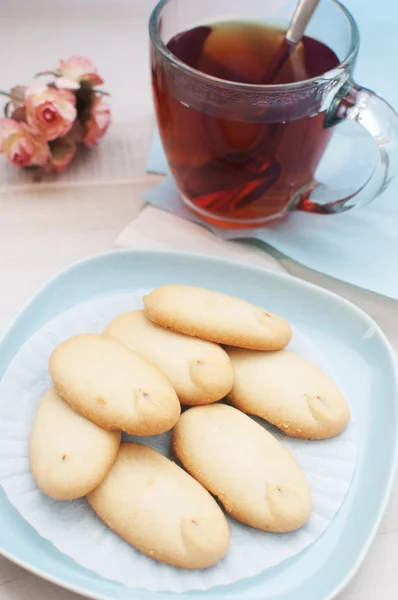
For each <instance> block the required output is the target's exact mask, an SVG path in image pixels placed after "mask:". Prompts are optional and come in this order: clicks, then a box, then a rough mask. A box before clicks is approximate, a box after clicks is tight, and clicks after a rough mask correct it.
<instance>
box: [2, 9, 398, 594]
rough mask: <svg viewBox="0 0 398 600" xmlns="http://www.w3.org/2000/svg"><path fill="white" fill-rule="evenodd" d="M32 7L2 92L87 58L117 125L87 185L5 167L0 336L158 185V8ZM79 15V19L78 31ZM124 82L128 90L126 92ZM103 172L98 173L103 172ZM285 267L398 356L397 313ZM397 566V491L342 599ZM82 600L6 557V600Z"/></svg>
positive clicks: (106, 242) (11, 29)
mask: <svg viewBox="0 0 398 600" xmlns="http://www.w3.org/2000/svg"><path fill="white" fill-rule="evenodd" d="M33 4H34V10H33V9H32V8H30V4H29V3H28V1H27V0H25V2H24V1H23V0H14V2H13V3H9V5H10V6H9V8H7V11H6V13H7V14H4V13H3V15H2V16H0V28H1V31H2V34H3V32H4V31H6V35H8V37H9V43H10V44H11V41H12V40H14V41H15V39H16V40H17V41H18V43H19V45H20V46H21V48H20V53H22V54H23V55H24V61H22V62H21V60H20V59H19V61H18V58H17V57H16V56H15V54H13V53H10V54H9V56H8V57H7V59H8V67H7V71H6V73H5V79H6V81H5V82H2V86H1V87H7V85H12V84H15V83H21V82H23V81H24V80H22V81H21V77H25V72H26V73H28V72H29V73H31V72H34V71H35V70H37V69H43V68H46V67H49V66H51V65H52V64H53V62H54V56H56V57H58V56H67V55H68V54H72V53H81V54H87V55H88V56H91V57H92V58H93V59H96V58H97V57H98V60H96V62H97V63H98V64H99V66H101V68H102V70H103V72H104V77H105V80H106V81H107V83H109V89H110V90H118V93H114V98H113V105H114V114H115V115H116V117H115V124H114V128H113V130H112V132H111V131H110V132H109V137H108V139H107V140H104V146H103V148H98V151H95V152H97V154H95V153H93V155H92V158H90V160H91V164H90V165H89V167H91V171H90V173H91V179H89V180H87V179H86V178H85V173H86V172H87V171H84V170H82V169H80V170H79V169H78V168H77V169H76V170H75V171H74V173H73V172H71V173H70V174H69V175H68V176H67V177H65V178H61V179H60V180H59V182H58V183H57V184H52V183H49V184H44V185H40V186H35V187H32V186H28V187H27V188H24V187H21V186H19V185H18V184H19V182H20V180H19V179H18V175H17V174H16V172H14V171H13V170H12V168H10V169H5V165H3V166H0V177H1V179H0V186H2V185H3V189H2V191H0V281H1V282H2V286H1V289H2V293H1V294H0V332H1V331H2V330H3V329H4V328H5V327H6V326H7V324H8V323H9V322H10V320H11V319H12V318H13V316H14V315H15V314H16V312H17V311H18V310H19V309H20V308H21V307H22V306H23V304H24V303H25V302H26V301H27V300H28V299H29V297H30V296H31V295H32V293H34V292H35V291H36V290H37V288H38V287H39V286H40V285H41V284H43V283H44V282H45V281H46V280H47V279H48V278H49V277H51V276H52V275H54V274H55V273H56V272H57V271H59V269H61V268H63V267H64V266H66V265H68V264H70V263H71V262H73V261H75V260H77V259H79V258H83V257H85V256H88V255H90V254H93V253H96V252H99V251H102V250H106V249H109V248H111V247H112V245H113V242H114V240H115V238H116V237H117V235H118V234H119V232H120V231H121V230H122V229H123V227H125V226H126V225H127V224H128V223H129V222H130V221H131V220H132V219H133V218H134V216H135V215H136V214H137V213H138V212H139V210H140V209H141V207H142V205H143V203H142V200H141V195H142V193H143V192H144V191H145V190H146V189H148V188H149V187H151V186H152V185H154V184H155V183H156V177H155V176H150V175H146V174H145V157H146V155H147V151H148V144H149V139H150V135H151V127H152V122H153V117H152V106H151V98H150V89H149V76H148V69H147V41H146V23H147V18H148V14H149V12H150V10H151V7H152V5H153V4H154V2H153V0H131V1H130V2H126V1H125V0H117V1H116V2H115V3H114V4H113V3H112V7H113V8H112V11H111V12H110V11H109V3H107V2H105V0H98V1H97V2H94V1H93V0H81V2H78V1H77V0H69V2H66V0H65V2H64V1H63V0H60V2H57V3H49V2H46V1H45V0H36V1H35V3H33ZM55 4H56V5H57V6H56V7H55ZM49 7H52V8H51V10H52V11H53V13H51V10H50V8H49ZM94 7H95V8H94ZM49 10H50V14H49ZM77 10H78V11H79V19H78V20H77V21H76V19H75V14H76V11H77ZM29 11H30V12H29ZM82 23H84V27H83V25H82ZM11 25H12V26H11ZM68 26H69V28H70V31H72V30H76V29H78V30H79V28H80V33H82V35H83V33H84V36H85V37H84V38H83V39H82V40H81V41H80V46H81V47H80V48H76V42H73V43H72V41H71V39H70V37H68V36H67V35H66V33H65V31H66V30H67V28H68ZM31 31H34V35H36V37H37V40H36V44H35V45H34V49H35V51H34V52H30V51H29V50H30V44H28V41H27V38H26V36H27V32H31ZM109 31H111V32H113V35H114V36H115V34H117V39H118V44H114V45H111V44H109V43H107V39H108V37H107V36H108V35H109ZM7 32H8V33H7ZM2 41H4V36H3V35H2ZM105 46H106V49H104V48H105ZM90 50H92V51H91V52H90ZM126 56H127V58H128V60H126ZM25 57H26V59H25ZM122 58H123V62H122ZM45 62H46V64H44V63H45ZM18 74H20V75H21V77H18ZM132 78H133V81H132ZM127 80H128V81H129V82H130V83H125V82H126V81H127ZM3 83H4V86H3ZM110 153H111V154H113V155H114V159H115V156H116V157H118V156H120V157H121V160H120V161H119V162H117V164H115V160H113V163H112V165H110V164H109V155H110ZM95 161H97V163H96V162H95ZM0 162H3V161H0ZM96 164H100V165H101V168H98V169H97V171H96V170H95V167H96ZM115 171H116V175H115ZM281 262H282V264H283V266H284V267H285V268H286V269H287V270H288V271H289V272H291V273H292V274H294V275H296V276H298V277H302V278H304V279H306V280H308V281H312V282H314V283H317V284H318V285H321V286H324V287H326V288H328V289H330V290H332V291H335V292H337V293H339V294H341V295H342V296H344V297H346V298H348V299H349V300H352V301H353V302H355V303H356V304H357V305H358V306H360V307H361V308H363V309H364V310H366V311H367V312H368V313H369V314H370V315H371V316H372V317H373V318H374V319H375V320H376V321H377V322H378V323H379V325H380V326H381V327H382V329H383V330H384V332H385V333H386V335H387V337H388V338H389V340H390V342H391V344H392V346H393V348H394V351H395V353H396V355H398V303H396V302H394V301H392V300H388V299H386V298H382V297H380V296H377V295H375V294H371V293H368V292H365V291H363V290H359V289H357V288H354V287H352V286H349V285H346V284H343V283H341V282H338V281H336V280H333V279H331V278H328V277H326V276H323V275H320V274H317V273H315V272H312V271H309V270H308V269H306V268H304V267H301V266H300V265H298V264H296V263H294V262H293V261H291V260H289V259H282V260H281ZM0 527H1V515H0ZM397 561H398V485H396V486H395V488H394V492H393V496H392V498H391V501H390V504H389V507H388V510H387V513H386V515H385V518H384V520H383V524H382V526H381V528H380V531H379V533H378V535H377V537H376V539H375V541H374V543H373V545H372V547H371V549H370V552H369V554H368V556H367V557H366V559H365V561H364V563H363V566H362V567H361V569H360V571H359V573H358V574H357V575H356V577H355V578H354V580H353V581H352V582H351V583H350V585H349V586H348V588H347V589H346V590H345V591H344V592H343V593H342V594H341V596H340V598H341V600H374V599H375V598H377V599H378V600H390V599H391V600H392V599H393V598H395V597H396V595H397V589H398V568H397ZM78 598H79V597H78V596H77V595H75V594H73V593H71V592H68V591H65V590H62V589H60V588H57V587H55V586H54V585H51V584H49V583H47V582H45V581H42V580H41V579H39V578H37V577H36V576H34V575H31V574H30V573H28V572H25V571H24V570H22V569H21V568H19V567H17V566H15V565H13V564H12V563H10V562H9V561H8V560H6V559H4V558H1V557H0V599H1V600H25V599H26V600H78Z"/></svg>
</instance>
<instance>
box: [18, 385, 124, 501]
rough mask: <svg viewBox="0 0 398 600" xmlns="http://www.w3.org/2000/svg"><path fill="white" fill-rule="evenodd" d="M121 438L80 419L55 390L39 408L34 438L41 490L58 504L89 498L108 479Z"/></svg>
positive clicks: (33, 463) (36, 476)
mask: <svg viewBox="0 0 398 600" xmlns="http://www.w3.org/2000/svg"><path fill="white" fill-rule="evenodd" d="M120 435H121V433H120V431H105V430H104V429H101V428H100V427H97V425H94V423H91V421H88V420H87V419H85V418H84V417H82V416H80V415H78V414H77V413H76V412H75V411H74V410H73V409H72V408H71V407H70V406H69V404H67V403H66V402H65V400H62V398H60V396H59V395H58V394H57V392H56V391H55V389H54V388H51V389H50V390H48V392H47V393H46V394H45V396H44V397H43V399H42V401H41V403H40V405H39V408H38V411H37V413H36V418H35V421H34V424H33V429H32V434H31V438H30V448H29V455H30V467H31V471H32V475H33V477H34V479H35V481H36V483H37V486H38V487H39V488H40V489H41V491H42V492H44V493H45V494H47V496H51V498H54V499H55V500H75V499H76V498H81V497H82V496H85V495H86V494H88V493H89V492H91V491H92V490H94V489H95V488H96V487H98V486H99V484H100V483H102V481H103V480H104V479H105V477H106V475H107V473H108V471H109V469H110V468H111V466H112V464H113V462H114V460H115V457H116V454H117V452H118V450H119V446H120Z"/></svg>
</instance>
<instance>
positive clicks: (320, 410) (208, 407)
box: [30, 285, 349, 569]
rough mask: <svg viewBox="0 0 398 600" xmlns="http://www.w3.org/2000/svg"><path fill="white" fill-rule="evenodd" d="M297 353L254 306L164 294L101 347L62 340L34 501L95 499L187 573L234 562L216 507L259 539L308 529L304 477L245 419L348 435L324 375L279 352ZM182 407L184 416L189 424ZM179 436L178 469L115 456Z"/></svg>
mask: <svg viewBox="0 0 398 600" xmlns="http://www.w3.org/2000/svg"><path fill="white" fill-rule="evenodd" d="M290 339H291V329H290V326H289V324H288V322H287V321H286V320H285V319H283V318H282V317H280V316H278V315H275V314H273V313H270V312H268V311H265V310H263V309H261V308H258V307H256V306H254V305H252V304H250V303H248V302H245V301H243V300H240V299H238V298H233V297H231V296H227V295H224V294H220V293H218V292H213V291H210V290H205V289H201V288H195V287H189V286H183V285H165V286H162V287H159V288H157V289H155V290H154V291H153V292H151V293H150V294H149V295H148V296H145V298H144V310H143V311H133V312H130V313H126V314H124V315H121V316H119V317H118V318H116V319H115V320H114V321H112V322H111V323H110V324H109V325H108V326H107V327H106V329H105V331H104V332H103V334H102V335H97V334H83V335H78V336H75V337H73V338H70V339H68V340H66V341H65V342H63V343H62V344H60V345H59V346H58V347H57V348H56V349H55V350H54V352H53V353H52V355H51V357H50V361H49V372H50V375H51V378H52V381H53V384H54V385H53V388H51V389H50V390H49V391H48V392H47V394H46V395H45V396H44V398H43V400H42V402H41V404H40V406H39V409H38V412H37V415H36V419H35V422H34V426H33V430H32V435H31V443H30V462H31V469H32V473H33V476H34V478H35V481H36V483H37V485H38V487H39V488H40V489H41V490H42V491H43V492H44V493H45V494H47V495H49V496H50V497H52V498H55V499H56V500H73V499H76V498H80V497H83V496H87V499H88V502H89V504H90V506H91V507H92V508H93V510H94V511H95V512H96V513H97V515H98V516H99V517H100V518H101V519H102V520H103V521H104V522H105V523H106V524H107V525H108V526H109V527H110V528H112V529H113V530H114V531H115V532H116V533H117V534H118V535H120V536H121V537H122V538H123V539H125V540H126V541H127V542H129V543H130V544H131V545H132V546H134V547H135V548H137V549H139V550H140V551H142V552H143V553H145V554H146V555H148V556H150V557H152V558H155V559H157V560H160V561H163V562H166V563H169V564H171V565H174V566H177V567H182V568H189V569H201V568H206V567H209V566H211V565H214V564H215V563H216V562H218V561H219V560H220V559H222V558H223V556H225V554H226V552H227V550H228V545H229V527H228V523H227V520H226V518H225V515H224V512H223V511H222V509H221V508H220V506H219V504H218V503H217V502H216V500H215V499H214V497H213V496H215V497H216V498H217V499H218V500H219V502H220V503H221V505H222V506H223V508H224V509H225V511H226V512H227V513H229V514H230V515H231V516H232V517H234V518H235V519H237V520H239V521H241V522H242V523H245V524H247V525H250V526H252V527H255V528H258V529H262V530H265V531H273V532H287V531H293V530H295V529H297V528H299V527H302V526H303V525H304V524H305V523H306V521H307V520H308V518H309V516H310V513H311V493H310V489H309V486H308V484H307V481H306V479H305V476H304V474H303V472H302V471H301V469H300V467H299V465H298V464H297V462H296V460H295V459H294V458H293V456H292V455H291V454H290V453H289V452H288V450H287V449H286V448H285V447H284V446H283V445H282V443H281V442H280V441H279V440H278V439H277V438H276V437H274V436H273V435H271V434H270V433H268V432H267V431H266V429H264V428H263V427H262V426H261V425H259V424H258V423H256V422H255V421H254V420H253V419H251V418H250V417H249V416H247V415H248V414H251V415H256V416H258V417H261V418H263V419H265V420H266V421H268V422H269V423H271V424H273V425H276V426H277V427H278V428H279V429H281V430H282V431H283V432H284V433H285V434H287V435H291V436H295V437H302V438H307V439H325V438H328V437H332V436H334V435H337V434H338V433H340V432H341V431H342V430H343V429H344V428H345V427H346V425H347V423H348V421H349V409H348V406H347V403H346V401H345V399H344V397H343V396H342V394H341V393H340V391H339V390H338V388H337V387H336V386H335V385H334V383H333V382H332V381H331V380H330V379H329V378H328V377H327V376H326V375H325V374H324V373H322V372H321V371H320V370H319V369H318V368H317V367H315V366H314V365H312V364H311V363H309V362H308V361H306V360H304V359H303V358H301V357H299V356H298V355H296V354H294V353H292V352H290V351H288V350H285V349H284V348H285V347H286V346H287V345H288V344H289V342H290ZM223 399H226V400H227V401H228V403H229V405H228V404H226V403H223V402H220V400H223ZM231 405H232V406H231ZM181 406H183V407H189V408H188V409H185V408H184V410H183V414H182V415H181ZM245 413H246V414H245ZM171 429H172V430H173V431H172V449H173V452H174V454H175V456H176V458H177V459H178V460H179V461H180V463H181V464H182V467H183V468H181V467H180V466H178V465H177V464H176V463H174V462H173V461H171V460H169V459H168V458H166V457H164V456H162V455H161V454H159V453H158V452H156V451H155V450H153V449H152V448H149V447H148V446H146V445H142V444H139V443H135V442H134V443H133V442H122V443H121V435H122V432H125V433H127V434H130V435H133V436H152V435H157V434H161V433H164V432H167V431H169V430H171ZM184 469H185V470H184Z"/></svg>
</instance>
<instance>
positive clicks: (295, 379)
mask: <svg viewBox="0 0 398 600" xmlns="http://www.w3.org/2000/svg"><path fill="white" fill-rule="evenodd" d="M227 351H228V353H229V355H230V357H231V360H232V365H233V368H234V378H235V382H234V385H233V388H232V390H231V393H230V395H229V399H230V401H231V403H232V404H233V406H235V407H236V408H238V409H239V410H241V411H243V412H245V413H248V414H252V415H257V416H259V417H262V418H263V419H265V420H266V421H268V422H269V423H272V424H273V425H276V427H279V429H281V430H282V431H284V433H286V434H287V435H290V436H293V437H299V438H308V439H315V440H321V439H325V438H330V437H333V436H335V435H337V434H338V433H341V432H342V431H343V429H344V428H345V427H346V426H347V424H348V422H349V420H350V411H349V408H348V405H347V402H346V400H345V398H344V396H343V395H342V393H341V392H340V390H339V389H338V387H337V386H336V385H335V384H334V383H333V381H331V380H330V379H329V377H327V375H325V373H323V372H322V371H321V370H320V369H319V368H318V367H316V366H315V365H313V364H312V363H310V362H309V361H308V360H305V359H304V358H302V357H301V356H299V355H298V354H295V353H294V352H290V351H289V350H280V351H279V352H253V351H251V350H240V349H238V348H228V349H227Z"/></svg>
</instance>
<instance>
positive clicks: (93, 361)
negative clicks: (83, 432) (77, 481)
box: [49, 334, 181, 435]
mask: <svg viewBox="0 0 398 600" xmlns="http://www.w3.org/2000/svg"><path fill="white" fill-rule="evenodd" d="M49 371H50V375H51V378H52V380H53V382H54V385H55V388H56V389H57V391H58V393H59V394H60V395H61V396H62V398H64V399H65V400H66V401H67V402H68V403H69V404H70V405H71V406H72V408H73V409H74V410H76V411H77V412H78V413H80V414H82V415H83V416H85V417H86V418H87V419H90V421H93V423H96V424H97V425H99V426H100V427H103V428H104V429H109V430H111V429H121V430H122V431H125V432H126V433H129V434H130V435H155V434H158V433H164V432H165V431H168V430H169V429H171V428H172V427H173V425H174V424H175V423H176V422H177V420H178V417H179V415H180V412H181V405H180V403H179V401H178V398H177V394H176V393H175V391H174V388H173V386H172V385H171V383H170V382H169V380H168V379H167V377H166V376H165V375H163V373H161V371H159V369H157V368H156V367H155V366H153V365H152V364H151V363H149V362H148V361H147V360H145V359H144V358H142V357H141V356H139V355H138V354H136V353H135V352H133V351H132V350H130V349H129V348H126V346H123V344H120V343H119V342H117V341H115V340H111V339H110V338H107V337H105V336H102V335H95V334H84V335H77V336H75V337H72V338H69V339H68V340H66V341H65V342H63V343H62V344H60V345H59V346H58V347H57V348H56V349H55V350H54V352H53V353H52V355H51V357H50V361H49Z"/></svg>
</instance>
